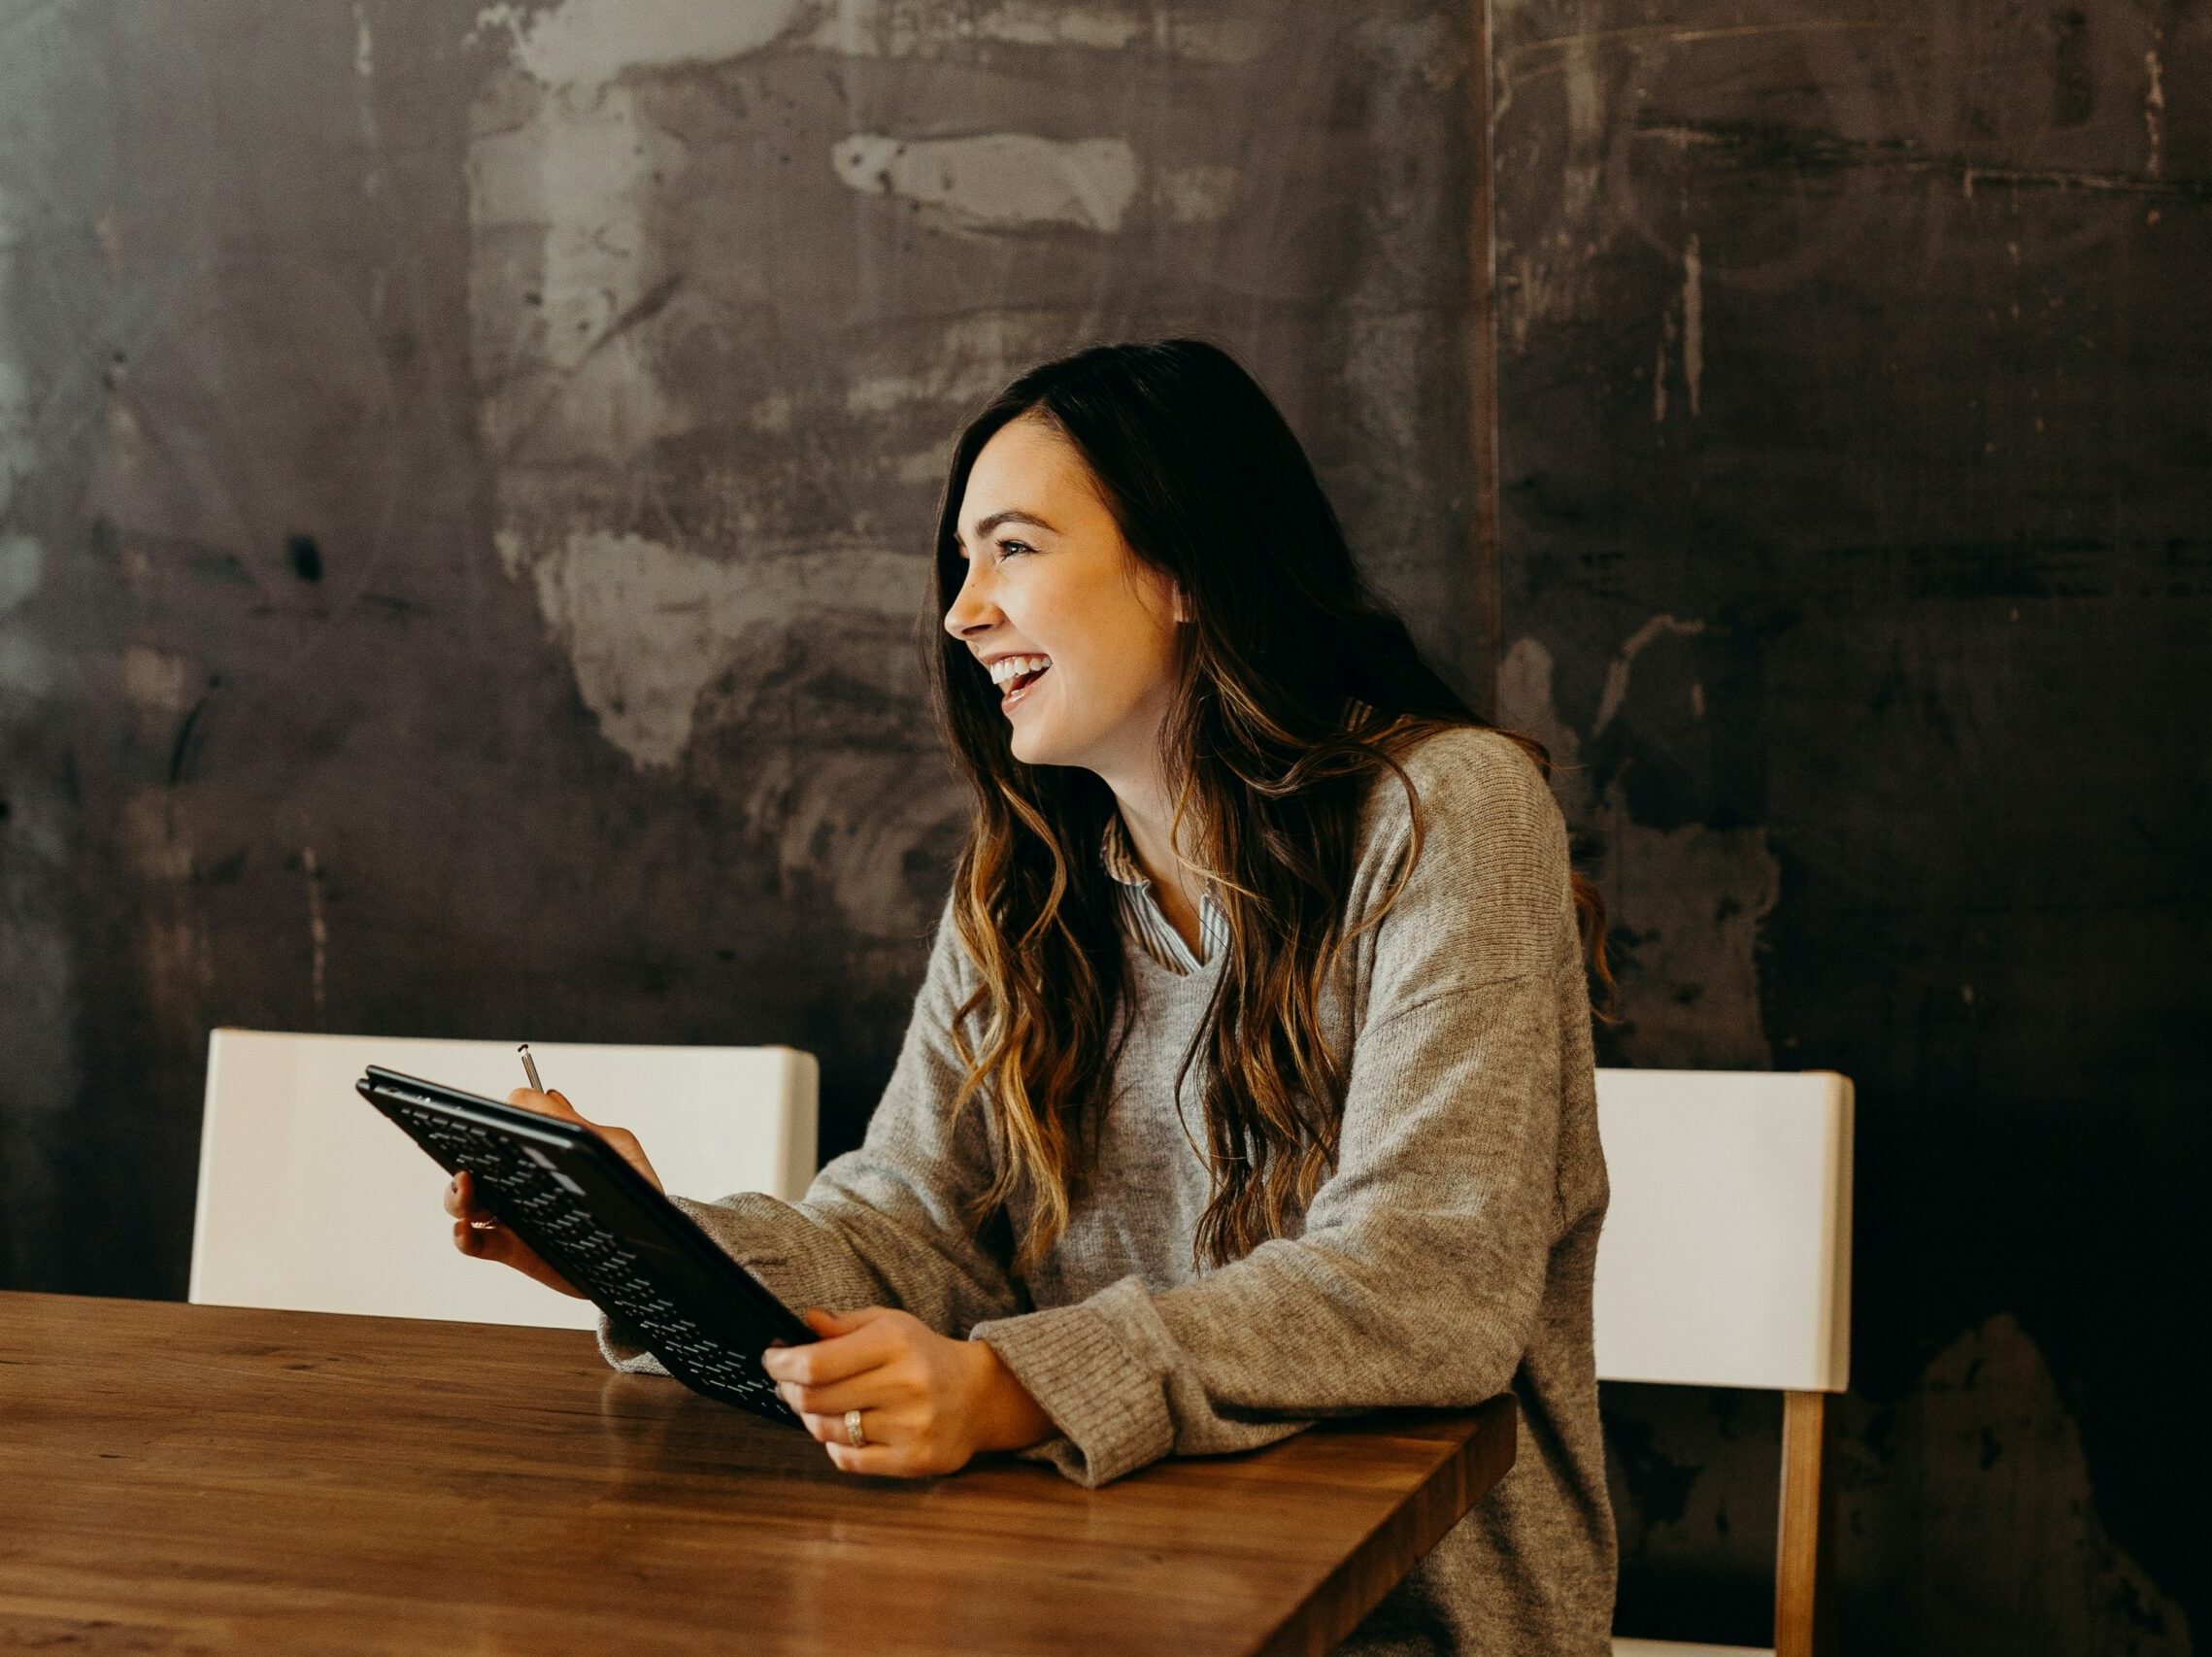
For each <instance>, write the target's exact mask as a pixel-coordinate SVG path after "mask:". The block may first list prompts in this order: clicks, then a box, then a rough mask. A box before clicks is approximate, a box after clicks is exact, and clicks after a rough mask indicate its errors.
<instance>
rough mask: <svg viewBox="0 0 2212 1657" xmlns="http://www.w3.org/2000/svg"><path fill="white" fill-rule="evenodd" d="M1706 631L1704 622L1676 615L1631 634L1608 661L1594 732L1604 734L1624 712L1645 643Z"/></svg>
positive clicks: (1652, 622)
mask: <svg viewBox="0 0 2212 1657" xmlns="http://www.w3.org/2000/svg"><path fill="white" fill-rule="evenodd" d="M1704 630H1705V624H1704V623H1703V622H1701V621H1688V622H1685V621H1682V620H1680V619H1679V618H1677V617H1674V616H1654V617H1653V618H1652V619H1651V620H1650V621H1648V622H1646V623H1645V624H1644V625H1643V626H1640V627H1638V628H1637V629H1636V630H1635V631H1634V632H1632V633H1630V634H1629V635H1628V637H1627V641H1626V642H1625V643H1624V644H1623V645H1622V646H1621V653H1620V655H1618V656H1616V657H1615V658H1614V659H1612V660H1611V661H1610V662H1608V663H1607V664H1606V668H1605V689H1604V690H1603V691H1602V692H1601V693H1599V695H1598V698H1597V717H1596V718H1595V719H1593V720H1592V721H1591V722H1590V734H1591V735H1592V736H1596V735H1598V734H1600V733H1601V732H1602V731H1603V730H1604V729H1605V727H1607V726H1609V725H1611V724H1612V723H1613V716H1614V715H1616V714H1618V713H1619V712H1620V711H1621V704H1622V703H1623V702H1625V701H1626V700H1627V699H1628V674H1629V671H1630V670H1631V669H1632V668H1633V667H1634V666H1635V665H1636V658H1637V657H1639V656H1641V655H1643V653H1644V647H1645V646H1647V645H1649V644H1650V643H1651V642H1652V640H1654V639H1656V638H1659V636H1661V635H1662V634H1666V633H1673V634H1675V635H1677V636H1679V637H1688V636H1690V635H1693V634H1696V633H1701V632H1703V631H1704Z"/></svg>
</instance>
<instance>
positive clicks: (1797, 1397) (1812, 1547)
mask: <svg viewBox="0 0 2212 1657" xmlns="http://www.w3.org/2000/svg"><path fill="white" fill-rule="evenodd" d="M1782 1397H1783V1406H1782V1524H1781V1527H1780V1535H1779V1537H1778V1538H1777V1539H1776V1543H1775V1560H1774V1657H1818V1652H1819V1650H1820V1649H1821V1648H1822V1647H1824V1646H1825V1645H1826V1644H1827V1641H1826V1640H1825V1639H1824V1638H1823V1627H1822V1625H1823V1623H1824V1622H1825V1620H1826V1618H1827V1613H1828V1612H1829V1610H1830V1609H1831V1608H1832V1607H1830V1606H1829V1605H1828V1592H1827V1587H1828V1582H1827V1576H1828V1572H1827V1566H1828V1560H1829V1557H1830V1555H1831V1554H1832V1553H1833V1552H1834V1539H1833V1537H1832V1536H1831V1535H1830V1532H1831V1531H1832V1530H1833V1529H1834V1527H1833V1525H1832V1524H1831V1523H1830V1515H1831V1514H1832V1512H1833V1503H1832V1501H1828V1500H1825V1498H1826V1497H1827V1491H1826V1488H1825V1482H1826V1481H1825V1480H1824V1478H1823V1474H1824V1473H1825V1471H1827V1448H1828V1431H1829V1420H1828V1407H1827V1402H1828V1401H1827V1394H1826V1393H1784V1394H1783V1395H1782Z"/></svg>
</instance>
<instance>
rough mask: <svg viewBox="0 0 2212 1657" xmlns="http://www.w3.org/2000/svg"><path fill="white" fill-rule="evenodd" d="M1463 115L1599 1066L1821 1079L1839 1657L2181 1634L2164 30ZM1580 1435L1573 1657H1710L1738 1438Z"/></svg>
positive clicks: (2190, 1548) (1634, 1420)
mask: <svg viewBox="0 0 2212 1657" xmlns="http://www.w3.org/2000/svg"><path fill="white" fill-rule="evenodd" d="M1491 85H1492V88H1493V99H1494V102H1495V106H1496V110H1497V126H1496V169H1495V179H1496V185H1497V211H1496V232H1495V233H1496V260H1497V272H1498V305H1499V311H1498V337H1499V346H1500V363H1499V406H1500V409H1501V416H1500V423H1499V432H1500V475H1501V502H1502V547H1503V569H1502V613H1503V616H1504V620H1505V626H1504V633H1505V644H1506V648H1505V651H1504V655H1503V660H1502V664H1501V678H1500V687H1499V692H1500V702H1501V706H1502V707H1503V709H1504V711H1505V713H1506V715H1507V716H1508V717H1509V718H1511V719H1514V720H1516V721H1519V722H1520V723H1522V724H1525V726H1527V727H1532V728H1534V729H1536V730H1538V731H1540V732H1541V733H1542V734H1543V735H1544V736H1545V737H1546V738H1547V739H1548V740H1549V741H1550V742H1551V743H1552V745H1553V748H1554V751H1555V752H1556V753H1558V754H1561V755H1564V756H1567V757H1571V758H1573V759H1575V760H1576V761H1579V763H1580V765H1581V767H1582V768H1581V769H1580V770H1579V771H1577V772H1574V773H1571V774H1569V775H1568V777H1567V778H1566V779H1565V781H1564V783H1563V787H1562V794H1563V795H1564V797H1565V798H1566V800H1567V803H1568V805H1569V808H1570V811H1571V812H1572V814H1573V816H1574V818H1575V819H1576V820H1577V822H1578V823H1579V824H1580V825H1581V826H1582V827H1583V828H1584V829H1586V830H1588V831H1589V832H1590V833H1591V835H1592V840H1593V842H1594V843H1595V844H1596V845H1597V846H1598V847H1599V848H1600V849H1601V858H1600V862H1601V866H1602V869H1603V873H1604V877H1605V883H1606V886H1607V889H1608V892H1609V895H1610V896H1611V897H1612V899H1613V902H1614V905H1615V916H1616V920H1617V922H1618V925H1619V931H1618V932H1617V934H1616V942H1617V944H1618V945H1619V946H1620V947H1621V950H1622V953H1623V955H1624V956H1625V960H1626V963H1627V974H1628V975H1627V979H1626V988H1625V997H1624V1007H1623V1010H1624V1012H1625V1015H1626V1021H1625V1024H1624V1026H1623V1027H1622V1028H1621V1029H1620V1030H1619V1031H1616V1032H1614V1034H1613V1037H1612V1042H1611V1054H1612V1056H1613V1058H1614V1059H1615V1061H1616V1062H1632V1063H1637V1064H1645V1065H1742V1066H1752V1067H1764V1066H1767V1065H1777V1066H1782V1067H1799V1066H1807V1067H1810V1066H1833V1067H1836V1068H1839V1069H1842V1070H1844V1071H1846V1072H1848V1073H1850V1074H1851V1075H1852V1076H1854V1077H1855V1078H1857V1081H1858V1086H1859V1106H1860V1136H1859V1147H1860V1156H1859V1175H1860V1180H1859V1205H1858V1222H1859V1243H1860V1246H1859V1250H1858V1259H1857V1270H1858V1279H1857V1293H1856V1297H1855V1314H1856V1330H1855V1341H1854V1353H1853V1358H1854V1375H1855V1385H1854V1391H1853V1395H1852V1397H1851V1399H1850V1400H1849V1403H1848V1405H1847V1407H1846V1410H1845V1432H1844V1440H1843V1444H1842V1446H1841V1452H1840V1460H1839V1465H1838V1467H1837V1470H1836V1471H1837V1473H1838V1476H1839V1477H1840V1478H1841V1480H1842V1484H1843V1519H1844V1530H1843V1533H1842V1547H1841V1557H1840V1561H1839V1563H1840V1567H1841V1570H1842V1572H1843V1588H1844V1595H1843V1601H1844V1605H1843V1608H1844V1612H1845V1628H1846V1632H1847V1634H1848V1635H1849V1636H1850V1638H1849V1640H1847V1643H1846V1648H1847V1649H1849V1650H1854V1651H1863V1652H1870V1653H1871V1652H1904V1651H1928V1652H1944V1653H1982V1652H1988V1653H1993V1654H1994V1653H2005V1654H2007V1657H2021V1654H2027V1653H2050V1654H2053V1657H2057V1654H2059V1653H2082V1652H2160V1653H2167V1652H2180V1651H2185V1650H2188V1649H2189V1648H2190V1643H2191V1627H2192V1624H2193V1623H2194V1624H2195V1627H2196V1628H2197V1629H2199V1630H2200V1629H2201V1628H2202V1626H2203V1623H2204V1618H2205V1612H2206V1602H2205V1599H2204V1580H2205V1578H2204V1570H2203V1565H2204V1561H2205V1559H2206V1558H2207V1557H2212V1546H2208V1538H2207V1532H2206V1527H2205V1523H2204V1519H2203V1511H2204V1506H2203V1502H2202V1499H2201V1490H2200V1488H2199V1487H2198V1485H2197V1484H2196V1482H2195V1479H2194V1472H2193V1470H2194V1469H2195V1467H2198V1466H2200V1465H2201V1460H2202V1458H2201V1457H2200V1456H2199V1457H2191V1456H2188V1455H2186V1454H2184V1453H2182V1446H2183V1444H2184V1443H2185V1441H2186V1440H2188V1439H2190V1438H2193V1437H2194V1436H2195V1429H2194V1426H2193V1425H2192V1420H2193V1415H2194V1410H2193V1409H2192V1407H2191V1405H2192V1401H2193V1400H2194V1398H2195V1392H2196V1390H2197V1388H2196V1385H2195V1366H2193V1365H2192V1364H2190V1363H2188V1362H2186V1361H2185V1357H2184V1352H2185V1344H2184V1343H2185V1340H2186V1339H2187V1337H2188V1336H2190V1335H2192V1334H2194V1330H2193V1327H2192V1326H2193V1325H2194V1323H2195V1317H2196V1314H2195V1307H2196V1305H2197V1304H2198V1303H2199V1302H2201V1300H2202V1298H2203V1291H2202V1283H2201V1270H2200V1267H2199V1266H2198V1264H2197V1263H2199V1262H2200V1261H2201V1259H2202V1246H2201V1242H2200V1240H2199V1236H2198V1234H2197V1231H2196V1227H2195V1222H2194V1221H2192V1220H2191V1219H2190V1217H2189V1216H2190V1215H2191V1213H2192V1211H2193V1209H2194V1199H2195V1191H2196V1187H2197V1185H2198V1184H2199V1183H2200V1175H2201V1169H2202V1168H2203V1167H2204V1164H2205V1155H2204V1153H2205V1150H2206V1148H2207V1137H2208V1135H2207V1132H2206V1126H2205V1123H2206V1117H2205V1112H2204V1110H2203V1099H2204V1087H2203V1080H2202V1074H2201V1066H2200V1065H2199V1064H2198V1063H2197V1061H2196V1058H2195V1053H2194V1052H2193V1051H2192V1048H2193V1047H2194V1045H2195V1044H2194V1043H2191V1042H2186V1041H2185V1040H2184V1037H2183V1032H2184V1031H2185V1030H2186V1029H2187V1028H2189V1027H2190V1026H2191V1025H2192V1023H2193V1022H2194V1021H2193V1019H2192V1014H2193V1013H2195V1012H2196V1011H2197V1009H2200V1008H2201V1006H2202V1003H2203V999H2204V997H2203V991H2202V986H2201V982H2200V979H2201V973H2202V961H2203V953H2204V943H2205V935H2206V919H2207V903H2206V892H2207V882H2206V875H2205V867H2206V853H2207V850H2208V849H2212V848H2208V845H2207V835H2206V832H2205V823H2206V821H2207V815H2208V808H2212V797H2208V795H2212V788H2208V783H2212V778H2208V775H2207V770H2206V765H2205V756H2206V754H2207V752H2208V747H2207V738H2208V737H2212V694H2208V692H2212V673H2208V670H2207V665H2206V657H2205V649H2206V642H2207V639H2208V638H2212V544H2208V543H2207V541H2206V538H2205V525H2206V521H2207V514H2208V510H2212V392H2208V389H2207V388H2208V387H2212V304H2208V303H2207V296H2208V294H2212V275H2208V273H2212V96H2208V93H2212V13H2208V11H2207V9H2206V8H2205V7H2204V6H2202V5H2197V4H2194V3H2184V4H2159V5H2132V4H2126V3H2122V0H2083V3H2081V4H2054V5H2050V6H2019V5H2013V4H2009V3H2008V4H2003V5H1998V4H1992V3H1986V0H1936V3H1934V4H1927V3H1923V0H1909V3H1908V0H1866V3H1862V4H1852V5H1845V6H1842V7H1836V6H1812V5H1803V4H1796V3H1793V0H1776V3H1760V4H1752V5H1748V6H1747V5H1740V4H1727V5H1718V4H1714V5H1708V4H1669V5H1641V4H1636V5H1631V4H1623V3H1619V0H1500V4H1499V5H1498V8H1497V12H1496V18H1495V35H1494V42H1493V52H1492V82H1491ZM1608 1411H1609V1427H1610V1432H1611V1437H1612V1443H1613V1449H1614V1452H1615V1462H1616V1470H1617V1471H1618V1473H1619V1475H1620V1483H1619V1487H1618V1493H1619V1495H1620V1498H1621V1509H1622V1516H1623V1521H1624V1541H1625V1574H1624V1580H1623V1598H1622V1607H1623V1616H1622V1623H1623V1627H1624V1628H1625V1629H1629V1630H1640V1631H1645V1632H1651V1633H1656V1634H1667V1635H1673V1636H1675V1637H1676V1638H1696V1637H1707V1638H1722V1637H1728V1638H1736V1639H1741V1640H1763V1639H1764V1638H1765V1633H1764V1629H1765V1619H1766V1606H1767V1603H1768V1602H1767V1596H1768V1594H1769V1592H1770V1589H1769V1581H1770V1576H1769V1572H1770V1564H1769V1560H1768V1557H1767V1554H1766V1551H1765V1550H1766V1547H1767V1544H1768V1539H1769V1537H1770V1536H1771V1530H1770V1527H1771V1525H1772V1522H1773V1514H1774V1501H1775V1499H1774V1492H1773V1487H1772V1472H1773V1467H1774V1460H1773V1458H1774V1454H1775V1449H1776V1442H1777V1439H1776V1435H1777V1427H1778V1411H1777V1410H1776V1409H1775V1407H1774V1405H1773V1403H1772V1402H1771V1401H1768V1400H1760V1399H1755V1398H1744V1397H1739V1396H1735V1395H1721V1394H1714V1395H1695V1394H1692V1395H1682V1394H1670V1393H1668V1392H1665V1391H1662V1390H1659V1389H1642V1388H1639V1389H1627V1388H1622V1389H1615V1390H1614V1391H1612V1392H1611V1394H1610V1395H1609V1398H1608Z"/></svg>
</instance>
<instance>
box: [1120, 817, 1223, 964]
mask: <svg viewBox="0 0 2212 1657" xmlns="http://www.w3.org/2000/svg"><path fill="white" fill-rule="evenodd" d="M1099 861H1100V862H1103V863H1105V865H1106V872H1107V873H1108V874H1110V875H1112V876H1113V877H1114V878H1115V879H1116V880H1118V881H1120V882H1121V883H1122V924H1123V926H1125V927H1126V928H1127V929H1128V931H1129V936H1131V937H1132V938H1134V939H1136V941H1137V944H1138V947H1139V948H1141V949H1142V950H1143V951H1144V952H1145V953H1146V954H1147V955H1149V956H1151V957H1152V958H1153V960H1155V961H1156V962H1158V963H1159V964H1160V965H1162V966H1164V967H1166V968H1167V970H1168V971H1170V972H1195V971H1197V970H1198V968H1199V967H1201V966H1203V965H1205V964H1206V963H1207V962H1209V961H1211V960H1213V959H1214V952H1215V951H1216V950H1218V949H1220V948H1221V947H1222V945H1223V943H1225V942H1227V941H1228V935H1229V923H1228V917H1227V916H1226V915H1223V913H1222V906H1221V904H1219V903H1218V902H1216V901H1215V900H1214V883H1213V882H1212V881H1210V880H1209V881H1208V882H1206V891H1205V894H1204V896H1201V897H1200V898H1199V899H1198V953H1197V954H1196V955H1192V954H1191V953H1190V945H1189V944H1187V943H1185V942H1184V941H1183V934H1182V933H1181V932H1179V931H1177V930H1175V928H1174V927H1173V926H1172V925H1170V924H1169V922H1168V919H1167V915H1166V913H1165V912H1164V911H1163V910H1162V909H1161V908H1160V906H1159V899H1158V898H1157V897H1156V896H1154V894H1153V889H1152V877H1151V876H1150V875H1148V874H1146V873H1145V871H1144V867H1143V865H1142V864H1140V863H1139V862H1137V858H1136V853H1135V852H1134V851H1132V850H1131V849H1130V846H1129V829H1128V826H1127V825H1126V824H1124V823H1123V821H1122V813H1121V812H1120V811H1119V810H1116V811H1115V813H1114V814H1113V816H1111V817H1109V818H1107V819H1106V832H1105V835H1104V836H1103V838H1102V841H1101V844H1100V846H1099Z"/></svg>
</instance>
